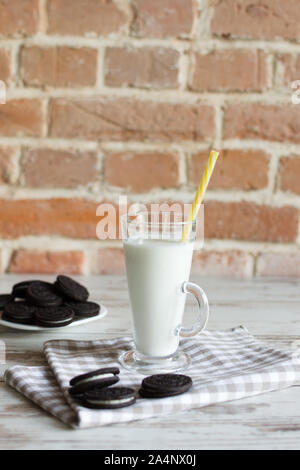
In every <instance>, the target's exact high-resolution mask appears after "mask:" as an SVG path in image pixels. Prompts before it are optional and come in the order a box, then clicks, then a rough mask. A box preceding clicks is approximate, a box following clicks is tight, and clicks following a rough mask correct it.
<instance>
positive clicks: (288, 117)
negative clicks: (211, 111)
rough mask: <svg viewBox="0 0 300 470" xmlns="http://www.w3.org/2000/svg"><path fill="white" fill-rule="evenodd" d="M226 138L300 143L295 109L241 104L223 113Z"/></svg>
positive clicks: (297, 117) (258, 104)
mask: <svg viewBox="0 0 300 470" xmlns="http://www.w3.org/2000/svg"><path fill="white" fill-rule="evenodd" d="M224 127H225V130H224V134H225V138H227V139H230V138H240V139H263V140H274V141H277V142H284V141H287V142H295V143H298V142H300V114H299V108H298V107H297V106H296V105H292V104H291V105H282V106H279V105H278V106H277V105H263V104H260V103H241V104H236V105H231V106H228V108H227V109H226V111H225V126H224Z"/></svg>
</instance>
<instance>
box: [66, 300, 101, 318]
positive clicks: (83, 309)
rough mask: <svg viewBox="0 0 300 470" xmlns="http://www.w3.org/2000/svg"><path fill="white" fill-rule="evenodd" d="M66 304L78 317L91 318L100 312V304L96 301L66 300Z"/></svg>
mask: <svg viewBox="0 0 300 470" xmlns="http://www.w3.org/2000/svg"><path fill="white" fill-rule="evenodd" d="M66 305H68V306H69V307H71V309H72V310H73V311H74V313H75V315H76V317H83V318H91V317H95V316H96V315H98V313H99V312H100V305H98V304H96V303H95V302H71V301H70V302H66Z"/></svg>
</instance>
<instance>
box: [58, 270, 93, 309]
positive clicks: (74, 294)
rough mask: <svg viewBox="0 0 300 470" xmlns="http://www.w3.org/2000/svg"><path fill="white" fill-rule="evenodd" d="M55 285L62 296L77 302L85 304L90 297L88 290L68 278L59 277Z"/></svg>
mask: <svg viewBox="0 0 300 470" xmlns="http://www.w3.org/2000/svg"><path fill="white" fill-rule="evenodd" d="M54 285H55V288H56V289H57V290H58V292H59V293H60V294H62V295H64V296H65V297H67V298H68V299H71V300H75V302H85V301H86V300H87V299H88V297H89V291H88V290H87V288H86V287H84V286H82V285H81V284H79V282H76V281H74V279H71V278H70V277H68V276H63V275H59V276H57V278H56V282H55V284H54Z"/></svg>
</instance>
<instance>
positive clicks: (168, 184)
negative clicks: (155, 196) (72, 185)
mask: <svg viewBox="0 0 300 470" xmlns="http://www.w3.org/2000/svg"><path fill="white" fill-rule="evenodd" d="M104 178H105V180H106V181H107V183H108V184H111V185H112V186H119V187H122V188H126V190H127V191H133V192H137V193H144V192H147V191H150V190H151V189H154V188H172V187H176V186H178V185H179V157H178V155H176V154H172V153H157V152H155V153H153V152H148V153H146V152H145V153H135V152H129V151H128V152H120V153H110V154H108V156H107V159H106V163H105V171H104Z"/></svg>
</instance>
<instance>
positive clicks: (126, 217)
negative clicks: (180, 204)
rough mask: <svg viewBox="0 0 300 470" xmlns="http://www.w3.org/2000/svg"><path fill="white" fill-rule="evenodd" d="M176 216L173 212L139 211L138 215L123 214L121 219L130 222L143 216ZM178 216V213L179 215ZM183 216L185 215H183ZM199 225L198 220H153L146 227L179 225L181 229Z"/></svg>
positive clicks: (146, 222)
mask: <svg viewBox="0 0 300 470" xmlns="http://www.w3.org/2000/svg"><path fill="white" fill-rule="evenodd" d="M174 213H175V214H176V212H171V211H169V212H168V211H138V212H137V213H136V214H123V215H121V217H120V219H121V220H122V221H123V220H127V221H128V220H129V219H132V218H135V217H138V216H142V215H143V214H150V215H152V214H159V215H161V214H162V215H163V214H166V215H167V216H170V214H174ZM177 214H178V213H177ZM182 216H183V215H182ZM196 223H197V218H196V219H193V220H182V221H176V220H175V221H171V220H165V221H161V222H160V221H153V220H150V221H145V224H146V225H150V226H162V225H165V224H169V225H175V226H176V225H177V226H181V227H184V226H187V225H191V226H193V225H195V224H196Z"/></svg>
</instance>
